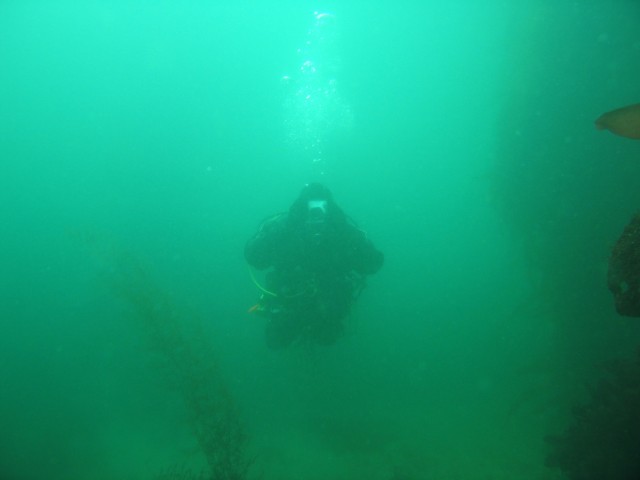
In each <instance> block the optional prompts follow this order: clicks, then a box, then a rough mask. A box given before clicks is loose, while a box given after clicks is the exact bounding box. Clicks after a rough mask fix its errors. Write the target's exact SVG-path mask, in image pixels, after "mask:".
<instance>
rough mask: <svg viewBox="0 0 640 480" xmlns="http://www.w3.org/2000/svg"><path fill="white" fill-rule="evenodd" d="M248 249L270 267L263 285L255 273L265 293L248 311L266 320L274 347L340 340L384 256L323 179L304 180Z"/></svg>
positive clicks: (260, 266)
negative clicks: (283, 210)
mask: <svg viewBox="0 0 640 480" xmlns="http://www.w3.org/2000/svg"><path fill="white" fill-rule="evenodd" d="M244 253H245V258H246V260H247V262H248V263H249V265H250V266H251V267H253V268H255V269H257V270H266V269H270V270H269V271H268V272H267V274H266V275H265V285H264V286H262V285H260V284H259V283H258V282H257V281H255V277H254V281H255V283H256V284H257V285H258V286H259V287H260V289H261V290H262V292H263V294H262V296H261V298H260V300H259V302H258V303H257V304H256V305H255V306H253V307H252V308H251V309H250V311H251V312H255V313H258V314H261V315H263V316H265V317H266V318H267V319H268V322H267V326H266V340H267V345H268V346H269V347H271V348H276V349H277V348H284V347H286V346H288V345H290V344H291V343H292V342H294V341H307V342H310V343H315V344H321V345H329V344H332V343H334V342H335V341H336V340H337V339H338V338H339V336H340V335H341V333H342V331H343V320H344V319H345V317H346V316H347V315H348V314H349V310H350V308H351V305H352V303H353V302H354V300H355V299H356V297H357V295H358V294H359V293H360V291H361V290H362V288H363V287H364V279H365V277H366V276H367V275H371V274H373V273H375V272H377V271H378V270H379V269H380V267H381V266H382V263H383V261H384V256H383V254H382V253H381V252H380V251H378V250H377V249H376V248H375V247H374V246H373V244H372V243H371V241H369V239H368V238H367V236H366V234H365V233H364V232H363V231H362V230H360V229H359V228H358V227H357V226H356V225H355V224H354V222H353V221H352V220H351V219H350V218H349V217H348V216H347V215H345V214H344V212H343V211H342V210H341V209H340V207H338V205H337V204H336V203H335V202H334V200H333V197H332V195H331V192H329V190H328V189H327V188H326V187H324V186H322V185H320V184H318V183H311V184H308V185H306V186H305V187H304V188H303V189H302V192H301V193H300V195H299V196H298V198H297V199H296V200H295V202H294V203H293V204H292V205H291V207H290V208H289V211H288V212H287V213H280V214H277V215H274V216H271V217H269V218H267V219H266V220H264V221H263V222H262V224H261V225H260V227H259V228H258V232H257V233H256V234H255V235H254V236H253V237H252V238H251V239H250V240H249V241H248V242H247V244H246V247H245V251H244Z"/></svg>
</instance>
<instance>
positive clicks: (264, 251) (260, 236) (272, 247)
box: [244, 215, 281, 270]
mask: <svg viewBox="0 0 640 480" xmlns="http://www.w3.org/2000/svg"><path fill="white" fill-rule="evenodd" d="M280 230H281V227H280V215H277V216H274V217H271V218H268V219H267V220H265V221H264V222H262V224H261V225H260V228H259V229H258V231H257V233H256V234H255V235H254V236H253V237H251V238H250V239H249V241H248V242H247V244H246V245H245V247H244V258H245V259H246V260H247V262H248V263H249V265H251V266H252V267H254V268H257V269H258V270H264V269H265V268H269V267H271V266H272V265H273V262H274V256H275V251H276V246H277V242H278V234H279V232H280Z"/></svg>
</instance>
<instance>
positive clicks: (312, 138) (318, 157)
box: [282, 12, 353, 176]
mask: <svg viewBox="0 0 640 480" xmlns="http://www.w3.org/2000/svg"><path fill="white" fill-rule="evenodd" d="M338 44H339V42H338V31H337V26H336V19H335V16H334V15H332V14H329V13H320V12H314V20H313V24H312V26H311V28H310V29H309V32H308V34H307V38H306V41H305V42H304V46H303V47H302V48H299V49H298V51H297V54H298V59H299V63H298V68H297V70H296V71H295V72H294V73H293V74H292V75H285V76H284V77H283V78H282V81H283V83H284V84H285V86H286V89H287V92H286V97H285V102H284V110H285V112H284V121H285V131H286V135H287V143H288V144H289V146H290V147H291V148H292V149H293V150H294V152H295V153H296V155H300V157H301V161H306V162H309V163H310V167H311V172H312V175H314V176H323V175H325V174H326V169H327V161H326V158H325V156H324V148H325V147H326V145H327V143H328V142H329V141H330V140H331V137H332V136H334V135H336V134H337V133H341V132H345V131H348V130H349V129H350V128H351V125H352V124H353V113H352V111H351V108H350V107H349V105H348V104H347V103H346V102H345V101H344V99H343V98H342V97H341V96H340V92H339V90H338V77H339V74H340V69H341V68H340V67H341V65H340V52H339V45H338Z"/></svg>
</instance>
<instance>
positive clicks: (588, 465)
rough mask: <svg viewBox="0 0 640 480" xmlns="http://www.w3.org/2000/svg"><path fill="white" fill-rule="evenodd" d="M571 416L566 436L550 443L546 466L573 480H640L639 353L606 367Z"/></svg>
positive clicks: (552, 438) (553, 437)
mask: <svg viewBox="0 0 640 480" xmlns="http://www.w3.org/2000/svg"><path fill="white" fill-rule="evenodd" d="M572 413H573V415H572V416H573V418H572V421H571V423H570V424H569V426H568V427H567V428H566V429H565V430H564V432H563V433H561V434H560V435H555V436H549V437H547V438H546V441H547V443H548V445H549V454H548V456H547V466H548V467H550V468H559V469H561V470H562V471H563V472H564V474H565V475H566V477H567V478H569V479H571V480H602V479H608V480H638V479H640V351H639V352H638V353H637V354H636V356H635V358H632V359H626V360H616V361H613V362H610V363H609V364H608V365H606V375H605V376H604V377H603V378H601V379H600V381H599V382H598V383H597V384H595V386H593V387H591V388H589V398H588V400H587V401H586V402H585V403H583V404H581V405H578V406H575V407H574V408H573V412H572Z"/></svg>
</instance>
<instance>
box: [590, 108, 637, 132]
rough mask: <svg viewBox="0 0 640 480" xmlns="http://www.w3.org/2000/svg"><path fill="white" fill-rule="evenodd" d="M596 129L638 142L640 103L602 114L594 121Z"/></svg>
mask: <svg viewBox="0 0 640 480" xmlns="http://www.w3.org/2000/svg"><path fill="white" fill-rule="evenodd" d="M596 128H597V129H598V130H609V131H610V132H611V133H615V134H616V135H620V136H621V137H627V138H633V139H635V140H640V103H636V104H635V105H629V106H628V107H622V108H618V109H616V110H611V111H610V112H607V113H603V114H602V115H600V117H599V118H598V119H597V120H596Z"/></svg>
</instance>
